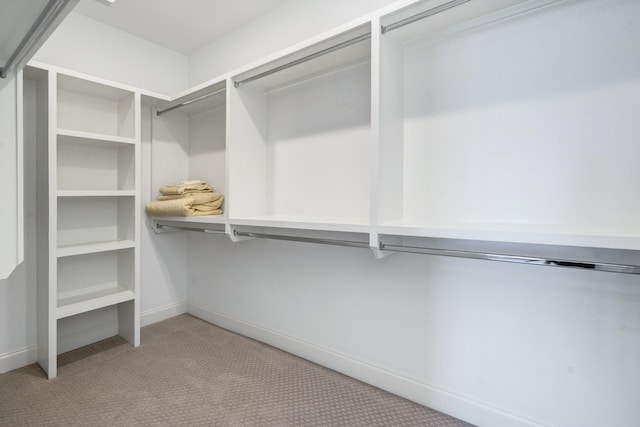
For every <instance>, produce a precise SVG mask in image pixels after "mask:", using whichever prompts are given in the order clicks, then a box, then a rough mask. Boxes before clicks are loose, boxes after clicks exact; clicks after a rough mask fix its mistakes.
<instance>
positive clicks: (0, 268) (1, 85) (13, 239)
mask: <svg viewBox="0 0 640 427" xmlns="http://www.w3.org/2000/svg"><path fill="white" fill-rule="evenodd" d="M2 63H3V64H4V61H2ZM17 94H18V85H17V79H16V74H15V72H14V73H11V74H10V75H9V76H7V78H5V79H0V109H1V110H0V111H2V114H0V182H2V183H3V185H4V188H5V190H4V191H3V194H4V197H3V209H2V211H1V212H0V222H1V223H2V224H3V238H2V242H1V243H0V279H6V278H7V277H9V275H10V274H11V272H12V271H13V270H14V268H15V267H16V266H17V265H18V264H19V263H20V262H21V261H22V257H23V255H22V253H21V250H22V249H21V247H19V245H21V238H19V237H20V236H19V231H20V230H19V224H18V211H17V207H18V194H19V192H18V189H19V187H18V173H19V172H20V171H19V169H18V161H19V158H18V157H17V153H18V150H19V141H18V138H19V135H18V132H17V120H18V116H17V106H18V105H20V104H19V103H18V100H17Z"/></svg>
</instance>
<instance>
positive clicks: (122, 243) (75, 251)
mask: <svg viewBox="0 0 640 427" xmlns="http://www.w3.org/2000/svg"><path fill="white" fill-rule="evenodd" d="M135 246H136V242H134V241H133V240H114V241H108V242H95V243H87V244H82V245H65V246H59V247H58V251H57V255H58V258H63V257H69V256H75V255H84V254H93V253H99V252H109V251H118V250H122V249H129V248H135Z"/></svg>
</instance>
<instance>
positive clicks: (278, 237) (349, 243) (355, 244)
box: [233, 230, 369, 249]
mask: <svg viewBox="0 0 640 427" xmlns="http://www.w3.org/2000/svg"><path fill="white" fill-rule="evenodd" d="M233 235H234V236H238V237H253V238H256V239H271V240H288V241H292V242H303V243H318V244H322V245H333V246H348V247H350V248H362V249H369V243H368V242H354V241H349V240H334V239H319V238H315V237H296V236H282V235H279V234H264V233H252V232H248V231H238V230H233Z"/></svg>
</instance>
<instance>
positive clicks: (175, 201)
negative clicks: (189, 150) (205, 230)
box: [145, 180, 223, 216]
mask: <svg viewBox="0 0 640 427" xmlns="http://www.w3.org/2000/svg"><path fill="white" fill-rule="evenodd" d="M222 200H223V197H222V194H220V193H214V192H213V188H211V186H210V185H209V184H207V183H206V182H204V181H198V180H192V181H182V182H180V183H178V184H175V185H166V186H164V187H162V188H160V197H158V199H157V200H154V201H153V202H150V203H147V206H146V209H145V210H146V212H147V215H149V216H203V215H220V214H221V213H222V209H220V208H221V206H222Z"/></svg>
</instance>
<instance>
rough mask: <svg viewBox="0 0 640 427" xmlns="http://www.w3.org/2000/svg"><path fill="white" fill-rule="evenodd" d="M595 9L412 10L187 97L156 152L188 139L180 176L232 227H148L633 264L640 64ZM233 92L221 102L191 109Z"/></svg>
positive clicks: (639, 244)
mask: <svg viewBox="0 0 640 427" xmlns="http://www.w3.org/2000/svg"><path fill="white" fill-rule="evenodd" d="M596 6H597V7H600V4H599V3H598V0H589V1H587V2H566V1H560V0H496V1H491V2H480V1H474V2H465V1H446V0H423V1H415V2H410V3H408V5H407V6H406V7H403V8H398V9H396V10H394V11H391V12H390V11H389V9H386V10H385V12H384V13H381V14H380V15H376V14H372V15H371V16H369V17H367V18H366V19H361V20H356V21H354V22H353V23H351V24H347V25H345V26H343V27H341V28H339V29H336V30H332V31H329V32H327V33H325V34H323V35H320V36H317V37H315V38H313V39H312V40H309V41H307V42H304V43H301V44H299V45H296V46H293V47H291V48H288V49H285V50H283V51H282V52H279V53H277V54H275V55H272V56H270V57H269V58H266V59H264V60H263V61H258V62H256V63H254V64H251V65H247V66H246V67H243V68H241V69H239V70H235V71H232V72H230V73H228V74H227V75H224V76H220V77H218V78H216V79H214V80H211V81H210V82H208V83H205V84H203V85H201V86H199V87H197V88H196V89H194V90H192V91H189V92H186V93H184V94H182V95H181V96H180V97H178V98H177V99H175V100H174V101H171V102H169V103H168V104H167V105H168V106H176V105H178V104H180V103H182V102H185V103H187V104H189V105H188V106H186V107H183V108H182V110H175V111H172V112H170V113H168V114H166V118H165V116H164V115H163V117H162V118H159V119H158V118H154V132H153V133H154V142H168V141H169V140H170V138H166V137H165V135H174V143H177V144H183V142H182V140H184V141H188V146H186V147H187V148H186V149H185V148H184V147H183V148H182V149H183V151H185V152H187V153H188V156H187V157H188V171H186V173H185V175H181V176H180V179H186V178H193V179H198V178H200V179H205V180H207V181H210V182H211V183H212V184H214V187H220V188H221V184H219V183H224V188H225V215H224V216H222V217H219V218H162V219H156V220H155V221H153V224H154V225H155V226H156V227H158V226H162V224H165V225H167V226H170V227H173V228H178V229H179V228H180V224H183V225H184V224H187V225H188V226H185V227H184V228H188V229H207V230H210V231H211V230H216V231H219V230H220V229H221V227H214V226H218V225H224V226H225V227H224V229H225V230H226V233H227V234H228V235H229V237H230V238H232V240H234V241H238V240H243V239H244V238H247V237H251V236H248V235H247V233H248V232H250V233H253V236H256V235H258V234H262V235H263V237H265V236H266V235H267V234H269V233H265V231H267V230H270V231H272V232H273V233H274V234H280V235H282V234H285V235H286V234H287V233H289V234H291V233H293V234H295V235H296V237H297V238H299V237H304V235H308V236H315V237H319V238H323V237H327V236H332V237H331V239H333V236H338V237H340V236H341V235H343V236H347V235H349V234H352V235H353V234H355V235H357V236H358V239H357V244H356V245H355V246H357V247H362V246H361V241H360V240H361V239H360V237H362V235H363V234H365V235H368V236H369V246H370V247H371V248H372V249H373V250H374V252H375V254H376V256H383V255H384V254H385V253H383V252H382V251H381V249H380V247H381V246H380V245H381V242H382V243H385V247H387V248H391V247H394V246H395V250H398V251H402V249H406V248H402V245H403V244H405V243H404V242H409V243H406V244H407V245H409V244H411V245H417V246H420V243H421V242H422V243H424V245H425V247H423V248H419V247H418V248H417V249H428V248H427V247H426V245H430V244H433V243H434V241H435V240H438V239H445V240H447V241H448V242H449V243H451V242H453V241H458V242H463V241H474V242H476V243H478V244H480V243H482V242H484V243H486V248H489V249H491V248H495V243H503V244H505V245H506V246H505V247H509V248H513V247H514V246H513V244H514V243H515V244H524V245H523V246H522V247H523V248H524V246H527V250H532V248H533V247H534V246H536V245H537V247H538V249H539V250H540V251H541V253H542V254H543V255H544V256H545V259H547V255H549V253H548V251H547V250H546V249H544V248H543V246H555V247H556V248H558V254H561V253H562V250H560V247H576V248H606V249H623V250H638V249H640V215H638V213H640V199H639V198H637V197H634V196H633V195H635V194H638V193H639V192H640V169H639V168H637V167H635V163H634V160H635V159H637V158H638V157H639V156H640V145H638V144H637V143H635V140H636V139H637V138H636V135H637V127H636V126H635V123H636V121H637V120H636V119H635V117H636V116H637V115H638V114H639V113H640V111H639V108H638V104H637V99H640V89H638V87H636V86H634V84H633V82H634V81H636V80H637V77H638V67H637V61H636V59H635V58H634V57H633V56H629V55H627V54H626V52H628V50H626V49H620V50H615V49H611V48H610V47H611V46H614V45H619V44H621V43H622V44H624V45H629V46H633V45H635V44H637V39H635V38H634V35H633V34H632V33H629V32H610V33H608V34H606V35H603V36H602V37H600V35H598V34H597V33H595V32H593V30H592V29H593V28H596V27H598V26H599V25H601V24H604V25H606V27H607V28H619V27H620V25H621V24H620V20H621V18H620V12H616V13H610V14H608V15H607V17H606V22H605V21H602V20H600V18H598V19H599V21H598V22H595V18H594V17H595V16H598V14H594V13H581V11H580V9H581V8H589V7H596ZM558 17H561V18H562V19H559V18H558ZM602 19H605V18H602ZM530 27H535V28H547V29H548V30H547V31H545V32H544V33H540V32H539V31H527V29H528V28H530ZM550 44H553V45H554V49H547V46H549V45H550ZM626 76H632V77H633V78H631V79H625V77H626ZM223 85H226V98H225V99H226V104H224V101H222V98H220V99H221V101H219V102H218V103H217V104H216V107H215V109H212V108H211V105H210V103H211V102H212V101H211V100H208V101H197V99H199V97H200V96H202V95H203V94H205V93H207V91H215V89H219V88H220V87H222V86H223ZM218 96H221V95H218ZM212 99H214V100H215V99H216V98H215V97H214V98H212ZM213 102H215V101H213ZM223 104H224V107H223ZM214 110H215V111H216V113H215V118H214V116H213V115H211V114H213V113H210V111H214ZM179 111H181V112H179ZM205 111H207V113H205ZM170 116H171V118H170ZM200 118H201V119H200ZM223 122H224V125H223ZM158 135H159V136H158ZM175 135H178V136H177V137H175ZM176 139H179V140H176ZM156 140H157V141H156ZM213 141H224V142H213ZM216 147H220V148H216ZM153 167H154V168H158V167H163V165H162V164H159V163H157V162H154V163H153ZM213 171H216V173H218V172H219V173H220V175H219V176H217V175H214V172H213ZM222 171H224V173H223V172H222ZM162 184H166V183H156V187H157V186H158V185H162ZM154 191H157V188H155V187H154ZM236 231H237V232H239V233H236ZM323 233H324V234H323ZM341 233H342V234H341ZM280 237H282V236H280ZM347 237H348V236H347ZM276 238H277V237H276ZM298 240H300V239H298ZM339 243H340V242H336V241H332V242H330V244H339ZM346 243H347V245H348V243H349V242H346ZM352 243H353V242H352ZM509 245H511V246H509ZM445 246H447V245H445ZM462 246H464V245H462ZM462 246H461V247H462ZM409 249H410V250H414V249H416V248H413V249H412V248H409ZM489 249H487V250H489ZM388 250H390V251H391V250H394V249H388ZM447 250H448V252H447V253H448V254H450V255H451V254H453V253H454V252H455V251H453V250H451V248H449V247H448V249H447ZM460 252H462V250H461V251H460ZM387 253H388V252H387ZM457 255H460V256H467V255H468V254H462V253H460V254H457ZM514 255H515V256H514V257H513V258H517V255H518V254H514ZM452 256H456V255H452ZM480 258H482V257H481V256H480ZM484 259H486V257H485V258H484ZM530 261H531V262H534V261H535V262H542V263H545V261H544V260H530ZM556 261H557V260H553V259H551V261H549V262H547V263H546V265H560V264H562V265H569V266H571V265H578V264H580V263H558V262H556ZM514 262H516V261H515V260H514ZM585 265H587V266H588V265H590V264H589V263H588V262H587V263H585ZM632 267H633V266H632ZM585 268H586V267H585ZM592 268H594V269H596V266H594V267H592ZM603 268H605V269H608V270H607V271H617V270H616V269H615V268H609V267H607V266H604V267H603ZM636 270H637V269H636V268H630V269H627V271H636Z"/></svg>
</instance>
